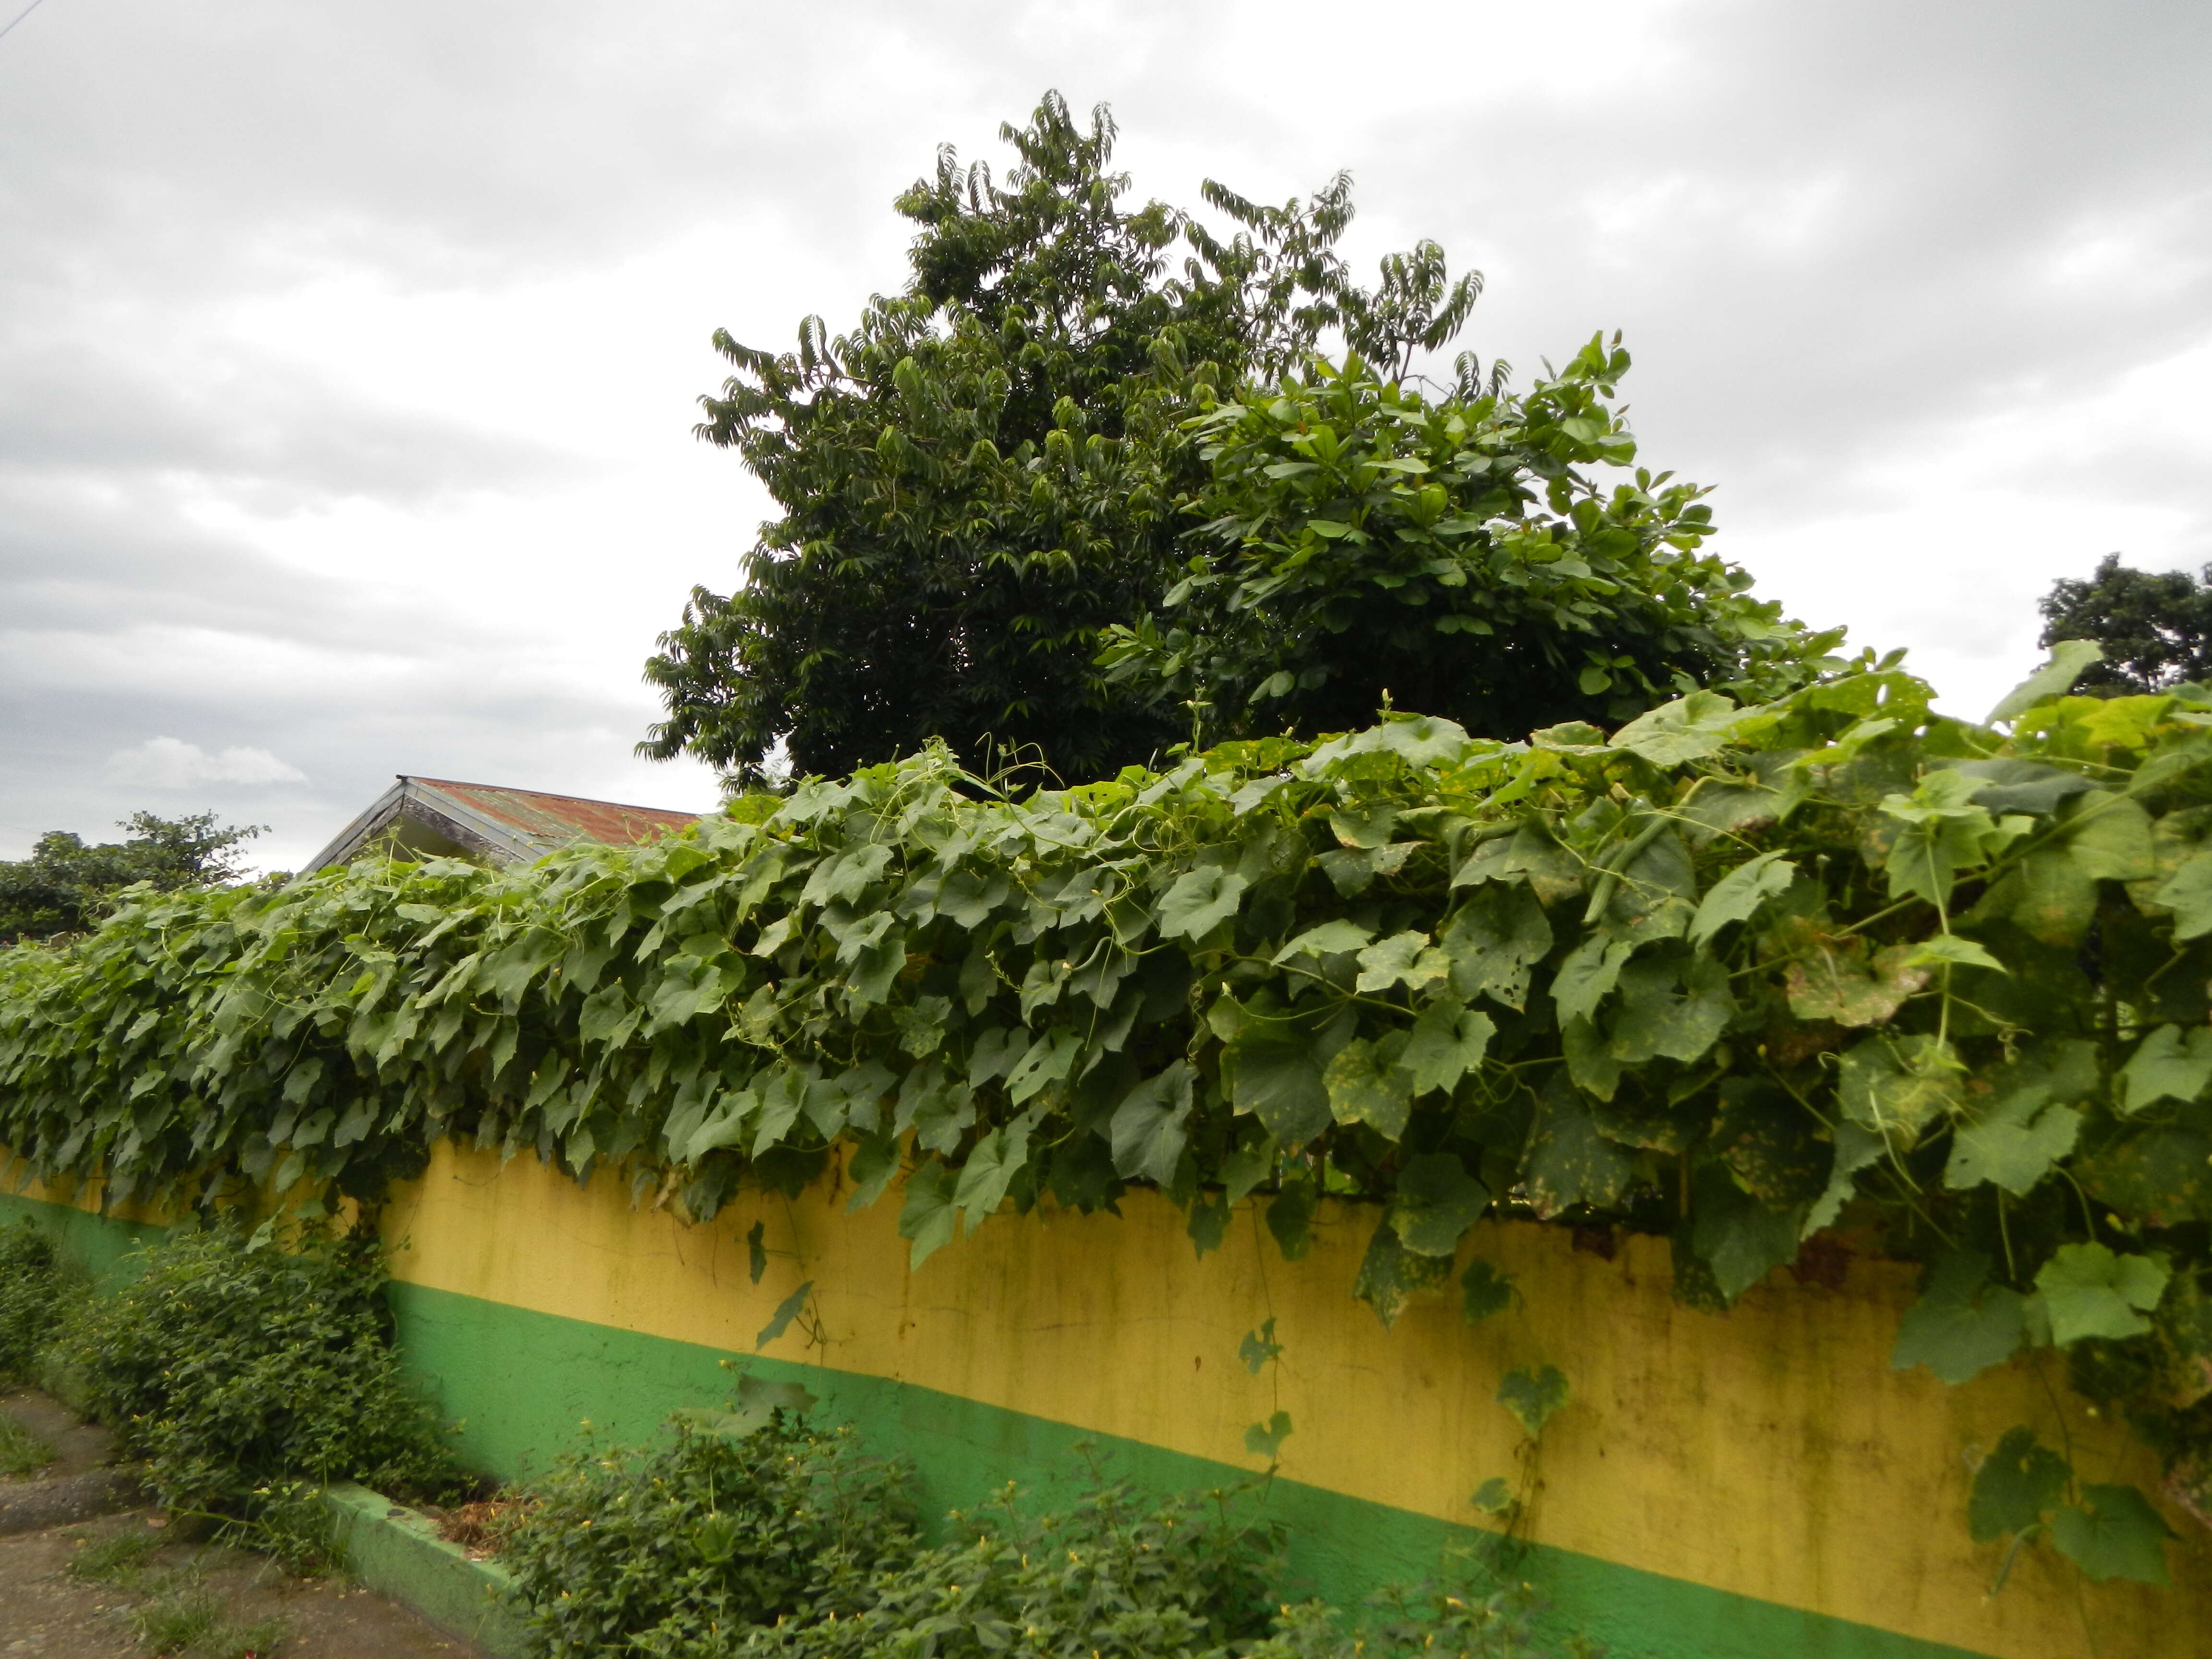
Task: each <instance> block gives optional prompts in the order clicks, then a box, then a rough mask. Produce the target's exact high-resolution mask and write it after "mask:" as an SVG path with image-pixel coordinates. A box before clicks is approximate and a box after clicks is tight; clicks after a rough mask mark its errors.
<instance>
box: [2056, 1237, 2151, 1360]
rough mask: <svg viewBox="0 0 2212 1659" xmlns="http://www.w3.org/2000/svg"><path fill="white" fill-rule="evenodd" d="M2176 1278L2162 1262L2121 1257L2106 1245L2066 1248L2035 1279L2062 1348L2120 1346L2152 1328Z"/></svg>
mask: <svg viewBox="0 0 2212 1659" xmlns="http://www.w3.org/2000/svg"><path fill="white" fill-rule="evenodd" d="M2171 1277H2172V1274H2171V1273H2170V1272H2169V1271H2168V1269H2167V1267H2166V1260H2165V1258H2164V1257H2162V1256H2152V1255H2116V1254H2115V1253H2114V1252H2113V1251H2112V1250H2110V1249H2107V1248H2106V1247H2105V1246H2104V1245H2102V1244H2062V1245H2060V1246H2059V1247H2058V1249H2057V1250H2056V1251H2055V1252H2053V1253H2052V1255H2051V1260H2050V1261H2046V1262H2045V1263H2044V1264H2043V1270H2042V1271H2041V1272H2040V1273H2037V1274H2036V1276H2035V1288H2036V1289H2037V1290H2038V1291H2039V1292H2041V1294H2042V1297H2043V1305H2044V1308H2045V1311H2046V1312H2048V1313H2049V1315H2050V1316H2051V1340H2052V1341H2053V1342H2055V1343H2057V1345H2058V1346H2061V1347H2064V1346H2066V1345H2067V1344H2069V1343H2070V1342H2078V1341H2080V1340H2081V1339H2082V1338H2083V1337H2089V1336H2101V1337H2106V1338H2110V1339H2114V1340H2118V1339H2119V1338H2123V1337H2130V1336H2141V1335H2142V1334H2143V1333H2144V1332H2145V1331H2147V1330H2148V1329H2149V1328H2150V1321H2149V1320H2148V1319H2146V1318H2144V1317H2143V1316H2144V1315H2145V1314H2147V1313H2148V1312H2149V1311H2150V1310H2152V1309H2153V1308H2155V1307H2156V1306H2158V1304H2159V1298H2160V1297H2163V1296H2164V1295H2165V1294H2166V1281H2167V1280H2168V1279H2170V1278H2171Z"/></svg>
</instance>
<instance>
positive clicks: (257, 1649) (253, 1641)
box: [199, 1619, 284, 1659]
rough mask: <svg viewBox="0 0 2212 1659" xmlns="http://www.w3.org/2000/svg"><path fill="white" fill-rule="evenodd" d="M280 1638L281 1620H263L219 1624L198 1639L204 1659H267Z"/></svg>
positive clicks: (282, 1622)
mask: <svg viewBox="0 0 2212 1659" xmlns="http://www.w3.org/2000/svg"><path fill="white" fill-rule="evenodd" d="M283 1639H284V1621H283V1620H282V1619H264V1620H262V1621H261V1622H260V1623H259V1624H258V1625H228V1624H227V1625H223V1626H220V1627H218V1628H217V1630H216V1632H215V1633H214V1634H213V1635H212V1636H210V1637H209V1638H207V1639H206V1640H205V1641H204V1642H202V1643H201V1644H200V1646H199V1652H200V1653H201V1654H204V1655H205V1656H206V1659H268V1656H269V1655H270V1654H272V1653H274V1652H275V1651H276V1645H277V1644H278V1643H280V1642H282V1641H283Z"/></svg>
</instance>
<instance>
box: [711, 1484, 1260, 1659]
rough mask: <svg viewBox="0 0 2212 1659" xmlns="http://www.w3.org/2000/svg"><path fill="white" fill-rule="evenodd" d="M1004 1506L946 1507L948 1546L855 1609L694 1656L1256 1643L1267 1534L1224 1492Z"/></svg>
mask: <svg viewBox="0 0 2212 1659" xmlns="http://www.w3.org/2000/svg"><path fill="white" fill-rule="evenodd" d="M1015 1498H1016V1494H1015V1492H1014V1489H1013V1488H1012V1487H1011V1486H1009V1487H1008V1488H1007V1489H1006V1492H1004V1493H1002V1494H1001V1495H1000V1497H999V1498H996V1499H994V1501H993V1502H992V1503H991V1504H987V1506H985V1507H984V1508H983V1509H982V1510H980V1511H976V1512H974V1513H969V1514H963V1513H961V1512H959V1511H957V1510H956V1511H955V1512H954V1513H953V1515H952V1516H951V1531H952V1534H953V1537H952V1540H951V1541H950V1542H948V1543H945V1544H944V1545H941V1546H939V1547H937V1548H935V1549H932V1550H927V1551H925V1552H923V1553H921V1554H918V1555H916V1556H915V1558H914V1559H912V1560H911V1561H908V1562H904V1563H901V1564H898V1565H894V1566H892V1567H890V1568H889V1569H888V1570H886V1571H882V1572H879V1573H878V1574H877V1575H875V1577H873V1579H872V1581H871V1582H870V1583H867V1584H866V1586H865V1587H864V1593H863V1595H862V1598H861V1603H860V1606H859V1607H857V1608H840V1607H815V1608H811V1609H810V1610H809V1611H810V1612H811V1613H814V1614H816V1615H817V1616H815V1617H812V1618H805V1619H793V1620H787V1621H785V1622H783V1623H781V1624H779V1625H776V1626H773V1627H769V1628H756V1629H754V1630H752V1631H750V1632H723V1634H722V1636H721V1638H720V1640H719V1641H718V1642H717V1643H715V1644H710V1645H708V1646H706V1647H703V1648H701V1649H699V1650H696V1651H697V1652H699V1653H700V1654H702V1655H715V1656H720V1655H735V1654H739V1653H743V1654H744V1655H746V1656H747V1659H893V1656H896V1659H921V1656H927V1659H1002V1656H1009V1655H1014V1654H1019V1655H1024V1656H1029V1655H1036V1656H1044V1655H1054V1656H1066V1659H1079V1656H1084V1655H1088V1656H1090V1659H1137V1656H1147V1659H1150V1656H1177V1659H1180V1656H1196V1655H1201V1654H1214V1653H1218V1652H1220V1651H1221V1650H1224V1649H1225V1648H1231V1647H1232V1645H1233V1646H1234V1647H1235V1648H1237V1649H1238V1650H1241V1649H1242V1648H1243V1647H1244V1646H1245V1645H1247V1644H1250V1643H1251V1642H1253V1641H1255V1640H1256V1639H1258V1638H1263V1637H1265V1636H1266V1635H1267V1632H1268V1630H1269V1627H1270V1626H1271V1624H1272V1623H1273V1615H1274V1614H1275V1612H1276V1608H1277V1606H1278V1601H1277V1596H1276V1591H1275V1580H1276V1578H1277V1577H1278V1576H1279V1565H1280V1556H1281V1547H1282V1534H1281V1530H1280V1528H1278V1527H1275V1526H1273V1525H1272V1524H1271V1525H1262V1526H1249V1525H1246V1524H1243V1522H1240V1521H1238V1520H1237V1518H1236V1516H1235V1514H1234V1512H1233V1511H1234V1505H1233V1504H1231V1502H1230V1500H1229V1498H1228V1495H1227V1494H1225V1493H1219V1492H1216V1493H1212V1494H1202V1493H1186V1494H1184V1495H1182V1496H1180V1497H1175V1498H1168V1499H1167V1500H1166V1501H1164V1503H1161V1504H1158V1506H1157V1507H1155V1506H1153V1505H1152V1504H1148V1503H1146V1502H1145V1501H1143V1500H1141V1499H1140V1498H1139V1497H1138V1495H1137V1494H1136V1493H1135V1492H1133V1491H1132V1490H1131V1489H1130V1488H1129V1487H1128V1486H1101V1487H1099V1488H1097V1490H1095V1491H1093V1492H1090V1493H1088V1494H1086V1495H1085V1497H1084V1498H1082V1499H1081V1500H1080V1501H1079V1503H1078V1504H1076V1505H1075V1507H1074V1508H1073V1509H1072V1510H1067V1511H1066V1513H1064V1514H1055V1515H1042V1516H1032V1515H1029V1514H1026V1513H1024V1511H1023V1510H1020V1509H1019V1508H1018V1507H1017V1506H1016V1502H1015ZM822 1615H829V1616H822ZM686 1659H689V1655H687V1656H686ZM1285 1659H1303V1656H1291V1655H1289V1654H1287V1653H1286V1654H1285Z"/></svg>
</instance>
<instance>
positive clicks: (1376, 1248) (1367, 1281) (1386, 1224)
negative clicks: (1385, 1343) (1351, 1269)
mask: <svg viewBox="0 0 2212 1659" xmlns="http://www.w3.org/2000/svg"><path fill="white" fill-rule="evenodd" d="M1451 1267H1452V1264H1451V1258H1450V1257H1449V1256H1433V1255H1420V1254H1419V1253H1418V1252H1416V1251H1413V1250H1409V1249H1407V1248H1406V1245H1405V1241H1404V1240H1402V1239H1401V1238H1400V1237H1398V1230H1397V1229H1396V1228H1395V1227H1393V1226H1392V1225H1390V1220H1389V1217H1388V1216H1386V1217H1384V1218H1383V1221H1382V1223H1381V1224H1380V1225H1377V1226H1376V1229H1375V1234H1374V1237H1371V1238H1370V1239H1369V1240H1368V1241H1367V1254H1366V1255H1364V1256H1363V1257H1362V1258H1361V1259H1360V1262H1359V1276H1358V1278H1357V1279H1354V1280H1353V1281H1352V1294H1353V1295H1354V1296H1356V1297H1358V1298H1359V1299H1360V1300H1361V1301H1362V1302H1364V1303H1365V1304H1367V1305H1368V1306H1369V1307H1370V1308H1372V1309H1374V1310H1375V1316H1376V1318H1377V1319H1379V1320H1381V1321H1382V1322H1383V1328H1384V1329H1385V1330H1388V1329H1389V1328H1390V1327H1391V1326H1392V1325H1394V1324H1395V1323H1396V1322H1397V1320H1398V1316H1399V1315H1400V1314H1401V1313H1403V1312H1404V1311H1405V1310H1406V1304H1407V1303H1408V1302H1410V1301H1412V1300H1413V1297H1416V1296H1419V1295H1421V1294H1423V1293H1424V1292H1425V1291H1435V1290H1439V1289H1441V1288H1443V1285H1444V1284H1445V1283H1446V1282H1447V1281H1449V1279H1450V1278H1451Z"/></svg>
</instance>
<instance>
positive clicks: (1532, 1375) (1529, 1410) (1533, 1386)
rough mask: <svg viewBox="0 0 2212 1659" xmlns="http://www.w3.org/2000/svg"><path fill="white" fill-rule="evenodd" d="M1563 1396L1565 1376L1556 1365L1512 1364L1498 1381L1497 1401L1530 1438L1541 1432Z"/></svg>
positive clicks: (1562, 1400)
mask: <svg viewBox="0 0 2212 1659" xmlns="http://www.w3.org/2000/svg"><path fill="white" fill-rule="evenodd" d="M1567 1397H1568V1389H1567V1379H1566V1375H1565V1372H1563V1371H1561V1370H1559V1367H1558V1366H1557V1365H1545V1366H1542V1367H1541V1368H1539V1369H1534V1370H1532V1369H1530V1368H1529V1367H1528V1366H1526V1365H1521V1366H1516V1368H1515V1369H1513V1370H1510V1371H1508V1372H1506V1373H1505V1375H1504V1377H1503V1378H1502V1379H1500V1380H1499V1382H1498V1404H1499V1405H1501V1406H1503V1407H1505V1409H1506V1410H1507V1411H1509V1412H1511V1413H1513V1415H1514V1418H1515V1419H1516V1420H1517V1421H1518V1422H1519V1423H1520V1425H1521V1427H1522V1431H1523V1432H1524V1433H1526V1434H1527V1435H1528V1437H1529V1438H1530V1439H1531V1440H1534V1438H1535V1437H1537V1436H1538V1435H1540V1434H1541V1433H1543V1431H1544V1425H1545V1424H1547V1423H1548V1422H1550V1421H1551V1420H1552V1419H1553V1416H1554V1415H1555V1414H1556V1413H1558V1412H1559V1408H1560V1407H1563V1406H1565V1404H1566V1403H1567Z"/></svg>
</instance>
